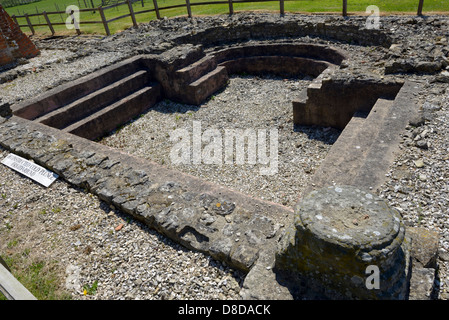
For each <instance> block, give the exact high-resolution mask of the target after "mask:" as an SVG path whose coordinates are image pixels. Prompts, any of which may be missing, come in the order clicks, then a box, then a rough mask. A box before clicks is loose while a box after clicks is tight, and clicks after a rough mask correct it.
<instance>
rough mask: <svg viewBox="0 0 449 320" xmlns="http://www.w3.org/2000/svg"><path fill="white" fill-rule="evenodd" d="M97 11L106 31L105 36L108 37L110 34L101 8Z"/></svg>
mask: <svg viewBox="0 0 449 320" xmlns="http://www.w3.org/2000/svg"><path fill="white" fill-rule="evenodd" d="M98 11H99V12H100V16H101V21H102V22H103V26H104V30H105V31H106V35H107V36H110V35H111V32H110V31H109V27H108V21H107V20H106V18H105V16H104V12H103V8H102V7H98Z"/></svg>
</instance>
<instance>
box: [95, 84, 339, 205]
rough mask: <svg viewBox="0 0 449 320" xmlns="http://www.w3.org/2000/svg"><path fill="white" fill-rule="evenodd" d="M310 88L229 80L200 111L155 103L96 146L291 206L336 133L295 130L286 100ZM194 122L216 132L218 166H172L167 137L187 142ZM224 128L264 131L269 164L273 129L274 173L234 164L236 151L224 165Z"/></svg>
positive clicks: (290, 99) (330, 131) (288, 101)
mask: <svg viewBox="0 0 449 320" xmlns="http://www.w3.org/2000/svg"><path fill="white" fill-rule="evenodd" d="M309 83H310V79H309V80H308V79H282V78H276V77H268V76H265V77H263V78H261V77H252V76H234V77H231V79H230V82H229V84H228V86H227V87H226V88H225V89H224V90H222V91H221V92H220V93H217V94H215V95H214V96H212V97H211V98H210V99H209V100H208V101H207V103H204V104H203V105H201V107H200V108H198V107H195V106H189V105H183V104H178V103H174V102H172V101H168V100H166V101H163V102H160V103H159V104H157V105H156V106H155V107H154V108H152V109H151V110H150V111H148V112H147V113H145V114H144V115H142V116H141V117H140V118H138V119H137V120H135V121H133V122H132V123H130V124H129V125H127V126H125V127H123V128H121V129H120V130H118V131H116V132H114V133H113V134H112V135H110V136H108V137H105V138H104V139H102V140H101V142H100V143H103V144H105V145H108V146H110V147H114V148H118V149H122V150H124V151H126V152H128V153H131V154H134V155H137V156H139V157H142V158H146V159H150V160H152V161H156V162H158V163H160V164H163V165H166V166H169V167H172V168H174V169H178V170H180V171H183V172H185V173H188V174H191V175H194V176H197V177H200V178H203V179H206V180H210V181H213V182H215V183H217V184H221V185H224V186H227V187H229V188H232V189H234V190H238V191H241V192H243V193H246V194H249V195H252V196H255V197H258V198H261V199H265V200H268V201H271V202H276V203H280V204H283V205H286V206H293V205H294V204H295V203H296V201H297V200H298V195H299V194H300V192H301V191H302V190H303V188H304V187H305V186H306V184H307V182H308V181H309V180H310V178H311V177H312V175H313V173H314V171H315V169H316V168H317V167H318V166H319V164H320V161H321V160H323V159H324V157H325V156H326V154H327V151H328V150H329V149H330V147H331V146H332V144H333V142H334V141H335V140H336V139H337V138H338V134H339V131H338V130H336V129H331V128H325V129H322V128H306V127H294V125H293V122H292V119H293V111H292V107H291V101H292V99H293V98H294V97H295V95H297V94H298V92H299V90H301V89H303V88H305V87H307V85H308V84H309ZM194 122H196V123H197V124H200V125H201V132H202V133H203V134H204V133H205V132H206V130H209V129H217V130H218V133H219V138H220V139H221V140H222V141H221V143H220V146H221V147H222V155H221V157H220V159H221V160H220V161H219V165H216V164H207V163H205V161H204V159H202V162H201V163H200V164H194V163H192V162H193V161H190V163H189V164H176V163H173V161H172V160H171V157H170V152H171V150H172V149H173V147H174V145H175V142H173V141H171V139H170V137H171V136H172V135H174V131H175V130H178V129H185V130H187V132H188V133H189V134H190V140H189V141H190V142H191V141H192V136H193V124H194ZM229 129H242V130H245V129H253V130H254V132H261V131H262V132H266V134H267V138H266V145H267V156H268V157H269V158H270V159H274V156H273V150H270V145H269V132H270V129H274V130H276V132H278V140H277V141H278V154H277V155H276V158H277V161H278V165H277V166H274V165H273V166H272V167H273V168H274V169H276V170H275V171H276V173H275V174H273V175H265V174H261V172H260V169H261V168H265V167H269V165H263V164H260V162H259V159H260V158H257V161H256V164H255V165H252V164H249V163H248V161H247V158H245V161H244V164H243V165H239V164H237V163H236V161H235V153H236V150H237V147H234V148H233V149H234V150H233V151H234V160H233V162H232V163H233V164H226V162H225V139H226V131H227V130H229ZM210 143H211V142H210V141H209V140H207V141H206V142H205V143H203V150H205V148H206V146H207V145H208V144H210ZM258 144H259V141H258ZM217 150H219V149H218V148H217ZM203 152H204V151H203ZM247 155H248V151H247V149H245V156H247ZM292 181H294V183H292Z"/></svg>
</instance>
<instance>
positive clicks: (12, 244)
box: [8, 239, 19, 249]
mask: <svg viewBox="0 0 449 320" xmlns="http://www.w3.org/2000/svg"><path fill="white" fill-rule="evenodd" d="M18 243H19V241H18V240H17V239H14V240H11V241H9V242H8V248H9V249H11V248H13V247H15V246H16V245H17V244H18Z"/></svg>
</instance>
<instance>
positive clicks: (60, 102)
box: [11, 57, 141, 120]
mask: <svg viewBox="0 0 449 320" xmlns="http://www.w3.org/2000/svg"><path fill="white" fill-rule="evenodd" d="M140 65H141V57H134V58H130V59H127V60H124V61H121V62H119V63H116V64H114V65H112V66H108V67H105V68H102V69H100V70H98V71H96V72H93V73H91V74H89V75H86V76H84V77H81V78H79V79H77V80H75V81H69V82H67V83H65V84H62V85H60V86H58V87H56V88H53V89H50V90H48V91H47V92H45V93H43V94H42V95H38V96H37V97H35V98H32V99H28V100H26V101H24V102H22V103H19V104H15V105H13V106H12V107H11V109H12V113H13V114H14V115H16V116H19V117H22V118H25V119H29V120H33V119H36V118H38V117H40V116H42V115H43V114H46V113H49V112H51V111H53V110H55V109H57V108H59V107H61V106H64V105H67V104H69V103H71V102H73V101H75V100H78V99H80V98H82V97H84V96H86V95H88V94H90V93H92V92H94V91H96V90H99V89H101V88H103V87H104V86H107V85H110V84H111V83H113V82H115V81H117V80H119V79H122V78H124V77H127V76H128V75H130V74H132V73H134V72H136V71H137V70H139V69H140V68H141V66H140Z"/></svg>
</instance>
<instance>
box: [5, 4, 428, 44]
mask: <svg viewBox="0 0 449 320" xmlns="http://www.w3.org/2000/svg"><path fill="white" fill-rule="evenodd" d="M137 1H140V0H124V1H123V2H118V3H115V4H112V5H107V6H99V7H97V8H94V7H93V2H91V3H92V8H85V9H79V10H78V12H92V13H95V12H96V11H98V12H99V14H100V18H101V21H76V19H75V17H74V11H72V12H71V13H68V12H66V11H49V12H45V11H43V12H36V13H30V14H28V13H24V14H23V15H12V18H13V19H14V21H15V22H16V23H17V24H18V25H19V27H20V28H29V30H30V31H31V33H32V34H33V35H34V34H35V30H34V27H43V26H48V28H49V29H50V31H51V33H52V35H54V34H55V30H54V28H53V26H57V25H66V24H67V23H66V22H51V20H50V17H49V16H51V15H60V16H61V15H62V14H67V15H68V17H69V16H71V17H72V21H71V23H72V24H74V25H75V28H74V29H75V30H76V32H77V34H81V31H80V27H79V26H80V24H103V27H104V29H105V32H106V35H108V36H109V35H111V33H110V31H109V23H111V22H114V21H117V20H120V19H124V18H128V17H130V18H131V21H132V23H133V26H134V27H137V20H136V15H140V14H144V13H150V12H154V13H155V14H156V18H157V19H161V10H168V9H175V8H182V7H185V8H186V13H187V15H188V16H189V17H190V18H191V17H192V9H191V7H192V6H204V5H217V4H221V5H223V4H228V7H229V14H230V15H232V14H234V4H239V3H249V2H253V3H254V2H279V12H280V14H281V15H284V14H285V9H284V1H285V0H216V1H205V2H194V3H191V2H190V0H185V3H183V4H176V5H169V6H164V7H160V6H159V5H158V2H157V0H153V8H152V9H145V10H140V11H134V8H133V3H134V2H137ZM417 1H419V3H418V11H417V15H418V16H421V15H422V9H423V4H424V0H417ZM124 5H127V6H128V10H129V13H127V14H124V15H120V16H117V17H114V18H111V19H109V20H108V19H106V16H105V10H109V9H112V8H117V7H119V6H124ZM142 7H143V1H142ZM342 15H343V16H347V15H348V3H347V0H342ZM41 16H43V17H44V20H45V23H40V20H39V23H32V22H31V20H30V17H41ZM18 18H24V19H25V20H26V24H19V23H18V20H17V19H18ZM78 20H79V19H78Z"/></svg>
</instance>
